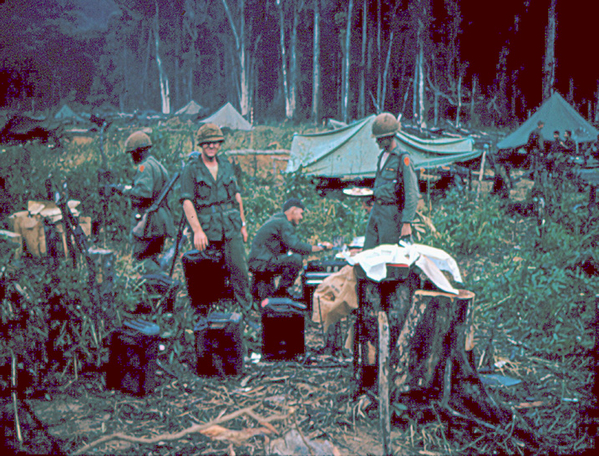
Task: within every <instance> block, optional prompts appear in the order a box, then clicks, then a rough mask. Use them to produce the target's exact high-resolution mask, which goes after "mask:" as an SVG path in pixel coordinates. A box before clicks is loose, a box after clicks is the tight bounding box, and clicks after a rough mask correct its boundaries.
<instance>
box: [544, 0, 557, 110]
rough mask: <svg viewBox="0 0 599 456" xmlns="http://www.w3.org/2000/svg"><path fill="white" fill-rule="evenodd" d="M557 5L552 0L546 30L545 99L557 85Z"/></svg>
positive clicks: (554, 0)
mask: <svg viewBox="0 0 599 456" xmlns="http://www.w3.org/2000/svg"><path fill="white" fill-rule="evenodd" d="M556 5H557V0H551V6H550V7H549V18H548V22H547V29H546V32H545V36H546V38H547V41H546V47H545V64H544V68H543V74H544V79H543V101H545V100H546V99H547V98H549V97H550V96H551V94H552V93H553V86H554V85H555V65H556V62H555V35H556V29H557V16H556Z"/></svg>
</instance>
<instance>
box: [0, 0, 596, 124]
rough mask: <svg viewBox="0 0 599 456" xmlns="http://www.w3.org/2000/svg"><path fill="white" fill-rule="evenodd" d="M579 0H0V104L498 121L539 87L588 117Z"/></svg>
mask: <svg viewBox="0 0 599 456" xmlns="http://www.w3.org/2000/svg"><path fill="white" fill-rule="evenodd" d="M585 3H587V4H585V5H584V6H581V5H579V4H569V3H566V2H565V1H564V0H559V1H557V0H525V1H521V0H506V1H504V2H501V3H500V4H498V3H491V2H482V1H479V0H409V1H407V0H395V1H382V0H195V1H194V0H169V1H166V0H2V1H0V18H1V19H2V24H3V26H2V28H1V29H0V108H4V109H9V110H11V111H17V112H24V111H30V112H31V111H33V113H35V112H36V111H40V110H43V109H47V108H53V107H59V106H60V104H62V103H64V102H68V103H80V104H82V105H86V106H88V107H89V108H90V110H97V109H101V108H104V109H109V107H110V109H112V110H118V111H120V112H133V111H158V112H163V113H165V114H166V113H172V112H174V111H175V110H176V109H179V108H180V107H182V106H183V105H185V104H186V103H187V102H189V101H190V100H192V99H194V100H196V101H197V102H199V103H200V104H201V105H202V106H204V107H206V108H209V109H214V108H217V107H219V106H220V105H222V104H224V103H225V102H226V101H230V102H232V103H233V104H234V105H235V106H236V107H237V108H238V109H239V110H240V112H241V113H242V114H244V115H246V116H247V117H248V118H249V119H250V120H252V121H254V122H265V121H269V120H281V119H283V118H288V119H293V120H296V121H305V120H309V119H311V120H315V121H319V120H321V119H322V118H325V117H335V118H339V119H342V120H346V121H349V120H352V119H356V118H360V117H362V116H364V115H367V114H369V113H372V112H379V111H381V110H389V111H392V112H394V113H400V114H402V116H403V117H404V119H410V120H413V121H414V122H416V123H419V124H422V125H424V124H427V125H429V126H430V125H433V124H435V125H436V124H438V123H440V122H441V120H442V119H444V118H448V119H452V121H454V122H456V123H462V122H468V123H470V124H478V125H486V126H489V125H494V126H499V127H501V126H507V125H511V124H512V123H514V122H517V121H519V120H522V119H524V118H526V117H527V115H528V113H529V112H530V111H531V110H534V109H535V108H536V107H537V106H538V105H539V104H540V103H541V101H542V99H543V96H544V93H546V92H544V91H546V88H544V87H543V86H544V85H545V86H547V84H550V85H551V87H552V88H555V89H556V90H558V91H559V92H561V93H562V94H563V95H564V96H565V97H566V99H568V101H570V102H571V103H572V104H573V105H574V106H575V107H576V108H577V109H578V111H579V112H580V113H581V114H582V115H583V116H585V117H587V118H588V119H589V120H591V121H595V122H597V121H599V108H598V106H597V99H598V96H599V88H598V86H599V65H597V61H596V52H595V51H594V50H593V48H592V47H591V46H590V43H593V42H595V41H596V39H595V37H594V33H596V31H595V28H594V26H595V23H596V18H597V13H599V7H598V6H596V5H590V4H591V3H595V2H585ZM552 8H553V11H552ZM552 14H553V17H554V18H555V24H556V27H555V29H554V30H555V34H554V39H550V38H551V34H550V33H548V30H549V29H548V24H549V23H550V22H551V21H550V19H551V17H552ZM550 47H551V48H552V53H553V60H552V61H551V62H549V64H550V67H547V52H548V49H549V48H550ZM547 68H550V69H551V71H550V72H551V73H552V74H551V75H548V74H547V72H548V70H547ZM548 77H549V82H547V81H548Z"/></svg>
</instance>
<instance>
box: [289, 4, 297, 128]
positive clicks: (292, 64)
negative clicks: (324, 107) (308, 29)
mask: <svg viewBox="0 0 599 456" xmlns="http://www.w3.org/2000/svg"><path fill="white" fill-rule="evenodd" d="M291 8H292V9H291V11H292V14H293V21H292V24H293V25H292V28H291V40H290V43H289V111H290V112H291V117H290V118H291V119H293V118H295V113H296V109H297V26H298V22H299V12H298V10H297V3H296V1H295V0H293V1H292V5H291Z"/></svg>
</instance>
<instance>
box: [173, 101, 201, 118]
mask: <svg viewBox="0 0 599 456" xmlns="http://www.w3.org/2000/svg"><path fill="white" fill-rule="evenodd" d="M202 109H204V108H203V107H202V106H200V104H199V103H196V102H195V101H194V100H191V101H190V102H189V103H187V104H186V105H185V106H183V107H182V108H181V109H179V110H178V111H177V112H176V113H175V115H176V116H194V115H196V114H198V113H199V112H200V111H201V110H202Z"/></svg>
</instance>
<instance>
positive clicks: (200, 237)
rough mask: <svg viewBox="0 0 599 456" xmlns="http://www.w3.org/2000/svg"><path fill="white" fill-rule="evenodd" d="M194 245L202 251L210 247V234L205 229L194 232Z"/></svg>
mask: <svg viewBox="0 0 599 456" xmlns="http://www.w3.org/2000/svg"><path fill="white" fill-rule="evenodd" d="M193 246H194V247H195V248H196V249H198V250H199V251H200V252H201V251H202V250H205V249H206V247H208V236H206V233H204V231H203V230H199V231H196V232H195V233H194V234H193Z"/></svg>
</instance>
